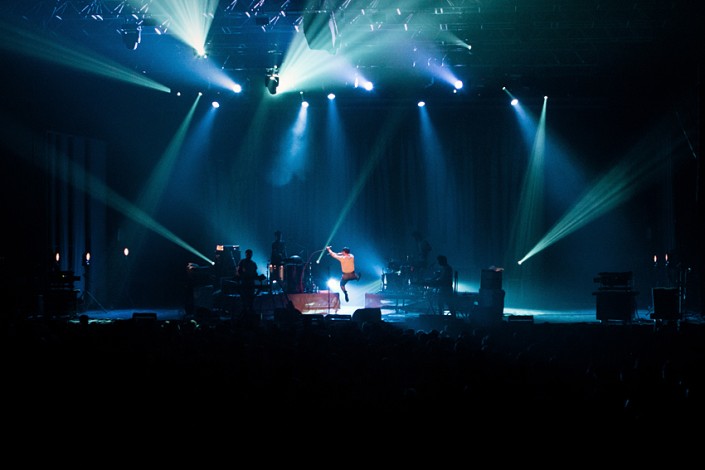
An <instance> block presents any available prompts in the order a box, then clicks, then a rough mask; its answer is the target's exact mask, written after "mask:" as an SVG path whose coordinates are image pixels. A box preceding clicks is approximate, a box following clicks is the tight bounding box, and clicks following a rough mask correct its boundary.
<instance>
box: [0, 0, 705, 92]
mask: <svg viewBox="0 0 705 470" xmlns="http://www.w3.org/2000/svg"><path fill="white" fill-rule="evenodd" d="M154 4H155V2H154V1H153V0H137V1H131V2H128V1H124V0H123V1H119V0H102V1H99V0H82V1H40V0H12V1H5V2H3V6H2V7H1V8H3V9H4V10H5V12H4V17H5V18H8V17H13V18H21V19H22V21H23V22H25V23H29V24H32V25H34V26H37V27H38V28H41V29H43V30H45V31H47V32H50V33H51V34H60V35H68V36H72V35H73V36H74V37H79V38H83V40H85V39H86V38H87V39H88V42H91V41H96V42H97V41H99V40H103V39H105V38H109V40H112V41H114V42H119V38H118V35H119V33H118V31H119V30H120V28H121V27H122V26H123V25H125V24H126V23H135V22H137V23H139V24H141V25H143V31H144V37H143V42H146V41H149V40H150V38H149V37H148V35H155V34H156V33H155V32H154V26H157V25H159V24H161V23H164V20H165V19H166V20H168V18H164V17H158V15H156V14H155V13H154V10H155V8H154ZM397 8H398V9H397ZM702 11H703V8H702V6H701V2H692V1H685V0H662V1H654V0H631V1H626V0H611V1H604V0H427V1H419V0H405V1H401V0H398V1H392V0H384V1H380V0H328V1H310V0H309V1H303V0H286V1H281V0H259V1H254V0H251V1H237V0H235V1H220V2H218V6H217V8H216V11H215V15H214V18H213V22H212V26H211V29H210V33H209V37H208V42H207V48H208V52H209V56H210V58H211V60H213V61H215V62H216V64H217V65H218V66H219V67H221V68H222V69H223V70H226V71H233V72H235V71H237V72H244V73H249V74H252V75H261V74H262V70H263V68H265V67H268V66H271V64H272V63H273V62H277V61H278V60H279V58H280V57H281V56H282V54H283V53H284V52H285V51H286V49H287V47H288V45H289V44H290V43H291V41H292V39H293V37H294V36H295V35H296V34H300V33H301V32H302V31H304V29H305V28H304V26H306V24H307V23H306V20H307V19H310V18H314V17H318V18H320V17H324V18H329V19H330V18H333V19H334V21H335V25H336V27H337V33H336V34H334V35H333V37H334V38H335V46H334V51H332V52H335V54H336V55H339V56H343V57H345V56H349V57H350V58H351V61H353V62H354V65H355V66H356V67H358V68H361V69H367V70H373V71H376V72H380V73H387V74H394V76H400V74H407V75H409V71H410V70H413V69H414V68H416V67H423V66H428V65H429V64H430V63H434V64H435V65H443V66H447V67H453V68H454V69H455V70H456V71H458V72H459V73H461V74H465V76H467V77H471V78H469V79H468V81H471V83H472V85H471V86H472V88H473V90H479V91H481V90H482V89H484V88H487V87H494V86H498V85H500V84H506V85H508V86H515V87H526V88H531V87H534V86H537V84H542V85H544V86H545V85H546V84H548V83H550V84H551V86H552V87H553V88H554V92H555V91H558V92H562V93H566V94H585V95H592V94H594V95H599V94H603V93H610V90H617V91H618V92H621V90H623V89H625V88H627V87H630V86H632V85H635V86H636V87H637V88H639V89H640V90H641V89H645V90H649V89H650V88H651V87H654V86H664V85H666V86H669V85H676V86H678V84H679V83H680V81H681V79H685V80H687V81H690V80H692V77H694V76H695V75H697V70H698V68H699V64H700V62H701V56H702V46H701V44H702V35H701V33H700V30H701V28H702V24H703V15H702ZM167 23H168V21H167ZM309 30H310V28H309ZM167 34H169V31H168V30H167ZM466 44H469V45H471V49H468V48H467V47H466V46H465V45H466ZM361 51H365V53H361ZM353 57H354V59H353ZM637 79H638V82H637V83H634V81H633V80H637Z"/></svg>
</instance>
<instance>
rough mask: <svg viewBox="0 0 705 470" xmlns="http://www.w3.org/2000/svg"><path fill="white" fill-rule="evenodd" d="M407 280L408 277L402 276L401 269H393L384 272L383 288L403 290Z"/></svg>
mask: <svg viewBox="0 0 705 470" xmlns="http://www.w3.org/2000/svg"><path fill="white" fill-rule="evenodd" d="M405 280H406V281H407V283H408V278H405V277H404V276H402V273H401V272H400V271H391V272H386V273H384V274H382V288H383V289H384V290H401V289H403V288H404V287H405V285H404V282H405Z"/></svg>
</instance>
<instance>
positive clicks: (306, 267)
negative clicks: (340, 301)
mask: <svg viewBox="0 0 705 470" xmlns="http://www.w3.org/2000/svg"><path fill="white" fill-rule="evenodd" d="M323 251H325V248H323V249H321V250H316V251H314V252H313V253H311V254H310V255H309V257H308V259H307V260H306V264H304V268H303V269H302V270H301V278H300V279H299V287H300V288H301V291H302V292H303V290H304V289H303V286H304V275H305V273H306V269H309V270H310V269H311V258H313V256H314V255H315V254H316V253H322V252H323ZM328 313H330V292H329V293H328Z"/></svg>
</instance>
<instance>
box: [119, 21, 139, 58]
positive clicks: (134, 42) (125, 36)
mask: <svg viewBox="0 0 705 470" xmlns="http://www.w3.org/2000/svg"><path fill="white" fill-rule="evenodd" d="M119 32H120V35H121V36H122V42H123V43H125V47H127V48H128V49H130V50H131V51H134V50H135V49H137V46H138V45H139V43H140V41H141V40H142V26H140V25H138V24H129V23H128V24H125V25H123V27H122V28H121V29H120V31H119Z"/></svg>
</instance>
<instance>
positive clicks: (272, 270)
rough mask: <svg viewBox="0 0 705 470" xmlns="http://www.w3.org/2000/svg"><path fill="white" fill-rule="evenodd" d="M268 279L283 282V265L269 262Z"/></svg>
mask: <svg viewBox="0 0 705 470" xmlns="http://www.w3.org/2000/svg"><path fill="white" fill-rule="evenodd" d="M269 280H270V282H274V281H277V282H284V265H283V264H279V265H276V264H270V265H269Z"/></svg>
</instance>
